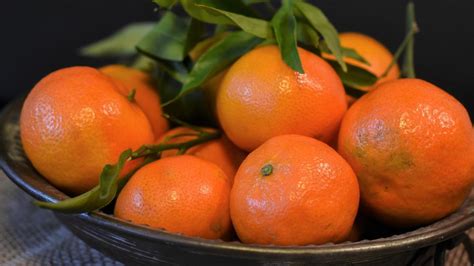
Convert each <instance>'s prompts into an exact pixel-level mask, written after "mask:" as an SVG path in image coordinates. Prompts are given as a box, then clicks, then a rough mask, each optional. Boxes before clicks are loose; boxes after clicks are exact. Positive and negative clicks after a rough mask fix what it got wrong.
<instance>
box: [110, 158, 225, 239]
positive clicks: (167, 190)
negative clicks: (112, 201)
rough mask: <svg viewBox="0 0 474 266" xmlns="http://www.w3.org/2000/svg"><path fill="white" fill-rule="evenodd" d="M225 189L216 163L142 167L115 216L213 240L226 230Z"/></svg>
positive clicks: (163, 162) (168, 161)
mask: <svg viewBox="0 0 474 266" xmlns="http://www.w3.org/2000/svg"><path fill="white" fill-rule="evenodd" d="M229 193H230V184H229V182H228V180H227V177H226V175H225V173H224V172H223V171H222V170H221V169H220V168H219V167H217V166H216V165H215V164H213V163H210V162H207V161H205V160H202V159H200V158H197V157H195V156H190V155H181V156H174V157H169V158H164V159H160V160H158V161H156V162H153V163H151V164H149V165H146V166H144V167H143V168H141V169H140V170H139V171H138V172H137V173H135V175H133V176H132V178H131V179H130V180H129V181H128V183H127V184H126V185H125V187H124V189H123V190H122V191H121V193H120V195H119V196H118V198H117V203H116V205H115V216H117V217H119V218H121V219H124V220H128V221H131V222H133V223H136V224H141V225H148V226H150V227H153V228H157V229H164V230H167V231H169V232H173V233H181V234H184V235H186V236H194V237H202V238H208V239H218V238H223V237H225V236H227V235H228V234H229V232H230V230H231V221H230V216H229Z"/></svg>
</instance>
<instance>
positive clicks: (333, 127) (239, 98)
mask: <svg viewBox="0 0 474 266" xmlns="http://www.w3.org/2000/svg"><path fill="white" fill-rule="evenodd" d="M298 53H299V55H300V58H301V61H302V64H303V69H304V70H305V74H299V73H297V72H295V71H293V70H292V69H291V68H290V67H288V66H287V65H286V64H285V63H284V62H283V60H282V59H281V56H280V51H279V49H278V47H277V46H274V45H270V46H263V47H259V48H256V49H254V50H252V51H250V52H249V53H247V54H246V55H244V56H243V57H241V58H240V59H239V60H238V61H237V62H236V63H235V64H234V65H232V67H231V68H230V69H229V71H228V72H227V74H226V75H225V77H224V80H223V81H222V83H221V86H220V88H219V91H218V94H217V103H216V104H217V114H218V118H219V122H220V124H221V126H222V128H223V129H224V132H225V133H226V135H227V136H228V137H229V139H230V140H231V141H232V142H233V143H234V144H236V145H237V146H238V147H240V148H241V149H243V150H246V151H252V150H254V149H255V148H257V147H258V146H259V145H261V144H262V143H264V142H265V141H266V140H268V139H270V138H271V137H274V136H278V135H283V134H300V135H306V136H310V137H315V138H317V139H320V140H322V141H324V142H329V141H331V140H332V139H333V138H335V137H336V135H337V130H338V127H339V123H340V121H341V119H342V117H343V115H344V112H345V111H346V109H347V103H346V100H345V93H344V88H343V86H342V83H341V80H340V78H339V77H338V76H337V74H336V72H334V70H333V69H332V68H331V66H330V65H329V64H328V63H326V62H325V61H324V60H323V59H321V58H320V57H318V56H317V55H314V54H312V53H310V52H308V51H306V50H304V49H301V48H298Z"/></svg>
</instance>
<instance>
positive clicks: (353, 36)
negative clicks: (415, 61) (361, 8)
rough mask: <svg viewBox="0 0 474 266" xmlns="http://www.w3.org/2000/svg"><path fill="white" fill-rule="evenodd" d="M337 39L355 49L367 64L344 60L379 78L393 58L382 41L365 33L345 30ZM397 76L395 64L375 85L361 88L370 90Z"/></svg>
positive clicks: (398, 71)
mask: <svg viewBox="0 0 474 266" xmlns="http://www.w3.org/2000/svg"><path fill="white" fill-rule="evenodd" d="M339 40H340V41H341V45H342V46H343V47H346V48H352V49H354V50H356V52H357V53H358V54H359V55H361V56H362V57H363V58H364V59H365V60H366V61H367V62H368V63H369V65H367V64H364V63H361V62H359V61H357V60H355V59H352V58H345V59H344V61H345V62H347V63H349V64H351V65H355V66H358V67H361V68H363V69H366V70H367V71H369V72H371V73H373V74H374V75H376V76H377V77H379V78H380V77H381V76H382V75H383V74H384V72H385V70H386V69H387V68H388V66H389V65H390V63H391V62H392V60H393V54H392V53H391V52H390V51H389V50H388V49H387V48H386V47H385V46H384V45H383V44H382V43H380V42H379V41H377V40H376V39H374V38H372V37H370V36H367V35H365V34H362V33H356V32H345V33H341V34H339ZM399 77H400V69H399V67H398V65H397V64H395V65H394V66H393V67H392V68H391V69H390V71H389V72H388V74H387V76H385V77H384V78H381V79H379V81H377V83H376V84H375V85H373V86H371V87H369V88H363V89H364V90H372V89H374V88H375V87H376V86H377V85H378V84H381V83H383V82H385V81H390V80H394V79H398V78H399Z"/></svg>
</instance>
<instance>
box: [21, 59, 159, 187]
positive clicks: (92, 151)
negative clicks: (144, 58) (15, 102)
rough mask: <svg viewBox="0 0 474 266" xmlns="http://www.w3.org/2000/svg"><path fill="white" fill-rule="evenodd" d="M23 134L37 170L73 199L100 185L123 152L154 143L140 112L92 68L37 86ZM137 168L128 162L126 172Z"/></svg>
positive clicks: (68, 71) (25, 111)
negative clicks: (107, 167)
mask: <svg viewBox="0 0 474 266" xmlns="http://www.w3.org/2000/svg"><path fill="white" fill-rule="evenodd" d="M20 131H21V141H22V144H23V148H24V150H25V153H26V155H27V157H28V159H29V160H30V161H31V162H32V164H33V166H34V167H35V169H36V170H38V172H40V173H41V175H42V176H44V177H45V178H46V179H47V180H48V181H49V182H51V184H53V185H54V186H55V187H57V188H59V189H60V190H62V191H64V192H67V193H72V194H80V193H83V192H85V191H88V190H90V189H92V188H93V187H94V186H96V185H97V184H98V182H99V176H100V173H101V171H102V169H103V167H104V165H106V164H109V163H114V162H115V161H116V160H117V158H118V156H119V155H120V154H121V153H122V152H123V151H124V150H126V149H129V148H132V149H138V148H139V147H140V146H142V145H144V144H150V143H153V141H154V134H153V131H152V128H151V126H150V122H149V121H148V119H147V117H146V115H145V114H144V113H143V111H142V110H141V109H140V107H139V106H137V105H136V104H134V103H131V102H130V101H129V100H128V99H127V97H126V96H124V95H122V94H121V93H120V91H119V88H118V87H117V86H116V84H115V83H114V82H113V81H112V80H111V79H110V78H109V77H107V76H106V75H104V74H103V73H102V72H100V71H98V70H96V69H94V68H91V67H69V68H64V69H60V70H57V71H55V72H53V73H51V74H49V75H47V76H46V77H44V78H43V79H42V80H41V81H39V82H38V83H37V84H36V85H35V87H34V88H33V89H32V90H31V92H30V93H29V94H28V96H27V98H26V100H25V102H24V104H23V107H22V110H21V116H20ZM138 163H139V162H129V163H127V165H126V167H125V169H124V171H128V170H130V169H132V168H133V167H134V166H135V165H137V164H138Z"/></svg>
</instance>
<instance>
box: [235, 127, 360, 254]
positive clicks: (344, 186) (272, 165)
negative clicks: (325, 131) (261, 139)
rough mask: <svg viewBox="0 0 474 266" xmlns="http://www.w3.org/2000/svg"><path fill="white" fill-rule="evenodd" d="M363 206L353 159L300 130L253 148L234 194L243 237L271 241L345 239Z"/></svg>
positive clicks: (246, 240) (301, 242) (306, 242)
mask: <svg viewBox="0 0 474 266" xmlns="http://www.w3.org/2000/svg"><path fill="white" fill-rule="evenodd" d="M358 206H359V186H358V183H357V178H356V176H355V174H354V171H353V170H352V169H351V167H350V166H349V164H348V163H347V162H346V161H345V160H344V159H343V158H342V157H341V156H340V155H339V154H337V152H336V151H335V150H333V149H332V148H331V147H329V146H328V145H327V144H325V143H323V142H321V141H318V140H315V139H313V138H310V137H306V136H300V135H282V136H277V137H273V138H271V139H270V140H268V141H266V142H265V143H264V144H262V145H261V146H260V147H258V148H257V149H256V150H254V151H253V152H251V153H250V154H249V155H248V157H247V158H246V159H245V160H244V162H243V163H242V164H241V166H240V168H239V170H238V172H237V174H236V176H235V180H234V186H233V187H232V191H231V198H230V213H231V218H232V222H233V224H234V228H235V230H236V232H237V235H238V236H239V239H240V240H241V241H242V242H244V243H254V244H267V245H309V244H323V243H328V242H333V243H338V242H342V241H345V240H346V239H347V237H348V236H349V233H350V231H351V228H352V225H353V223H354V219H355V217H356V214H357V210H358Z"/></svg>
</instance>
